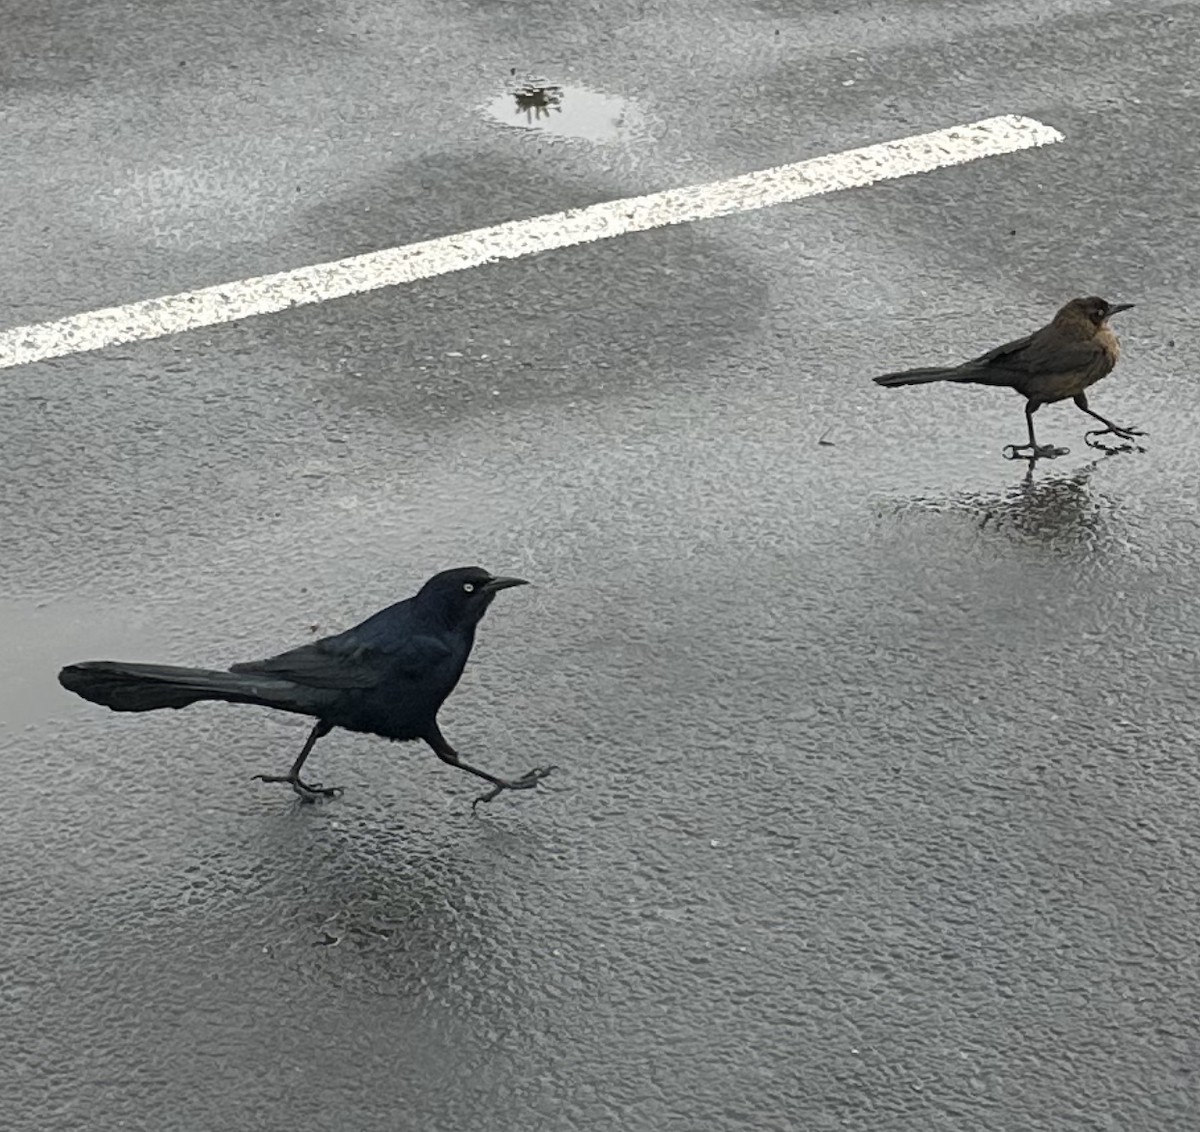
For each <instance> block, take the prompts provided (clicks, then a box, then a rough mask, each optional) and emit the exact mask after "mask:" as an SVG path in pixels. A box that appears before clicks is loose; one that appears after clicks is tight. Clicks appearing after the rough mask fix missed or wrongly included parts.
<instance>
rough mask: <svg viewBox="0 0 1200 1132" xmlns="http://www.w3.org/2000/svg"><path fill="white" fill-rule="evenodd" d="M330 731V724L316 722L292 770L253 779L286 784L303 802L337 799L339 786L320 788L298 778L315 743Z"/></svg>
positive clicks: (322, 721) (257, 776)
mask: <svg viewBox="0 0 1200 1132" xmlns="http://www.w3.org/2000/svg"><path fill="white" fill-rule="evenodd" d="M332 730H333V724H332V723H326V722H325V721H324V720H323V719H319V720H317V722H316V724H315V725H314V726H313V729H312V730H311V731H310V732H309V733H308V738H307V739H306V740H305V742H304V749H303V750H302V751H301V752H300V754H299V755H298V756H297V757H296V761H295V762H294V763H292V769H291V770H289V771H288V772H287V774H256V775H255V776H254V777H255V778H257V779H259V780H260V781H261V782H286V783H287V784H288V785H289V786H290V787H291V788H292V789H293V790H294V791H295V792H296V793H297V794H299V795H300V798H301V799H302V800H303V801H305V802H312V801H314V800H316V799H317V798H318V797H325V798H336V797H338V795H340V794H341V793H342V788H341V787H340V786H322V785H321V784H320V783H319V782H305V781H304V780H303V779H302V778H301V777H300V768H301V767H302V766H303V765H304V760H305V759H306V758H308V756H309V753H310V752H311V751H312V749H313V746H314V744H315V743H316V741H317V740H318V739H320V738H321V737H322V736H324V735H328V734H329V733H330V732H331V731H332Z"/></svg>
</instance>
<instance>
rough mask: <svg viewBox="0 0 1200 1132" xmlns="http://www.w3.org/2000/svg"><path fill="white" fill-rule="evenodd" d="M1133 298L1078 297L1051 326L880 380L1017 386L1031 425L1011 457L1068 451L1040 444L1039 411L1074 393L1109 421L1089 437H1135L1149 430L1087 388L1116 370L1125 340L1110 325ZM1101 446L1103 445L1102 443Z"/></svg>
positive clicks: (890, 384)
mask: <svg viewBox="0 0 1200 1132" xmlns="http://www.w3.org/2000/svg"><path fill="white" fill-rule="evenodd" d="M1132 306H1133V304H1132V303H1119V304H1115V305H1114V304H1113V303H1109V302H1106V301H1105V300H1104V299H1100V298H1096V297H1094V296H1093V297H1092V298H1087V299H1072V300H1071V301H1070V302H1069V303H1067V304H1066V305H1065V306H1064V307H1063V308H1062V309H1061V310H1060V311H1059V312H1058V313H1057V314H1056V315H1055V316H1054V319H1053V320H1052V321H1051V322H1050V323H1049V325H1047V326H1043V327H1042V328H1041V329H1040V330H1035V331H1034V332H1033V333H1032V334H1030V335H1029V336H1028V337H1026V338H1019V339H1017V340H1016V341H1015V342H1009V343H1007V344H1005V345H1003V346H997V347H996V349H994V350H989V351H988V352H987V353H986V354H982V355H980V356H979V357H978V358H972V359H971V361H969V362H963V363H962V365H958V366H948V367H946V368H939V367H929V368H922V369H910V370H905V371H903V372H902V373H885V374H884V375H883V376H882V377H877V378H875V382H876V384H878V385H883V386H886V387H888V388H891V387H893V386H897V385H922V384H924V383H925V382H929V381H959V382H966V383H969V384H974V385H997V386H1007V387H1008V388H1010V389H1015V390H1016V391H1017V392H1018V393H1020V394H1021V396H1022V397H1024V398H1025V421H1026V423H1027V424H1028V426H1029V443H1028V444H1011V445H1009V446H1008V448H1007V449H1006V450H1005V452H1006V454H1007V455H1009V456H1010V457H1016V456H1019V455H1021V454H1023V453H1026V452H1028V454H1029V455H1030V456H1033V457H1034V458H1035V459H1037V458H1040V457H1043V456H1050V457H1052V456H1062V455H1065V454H1066V449H1064V448H1055V447H1054V446H1053V445H1050V444H1045V445H1039V444H1038V442H1037V440H1036V439H1035V437H1034V435H1033V414H1034V413H1036V412H1037V411H1038V409H1039V408H1041V406H1042V405H1049V404H1051V403H1052V402H1054V401H1064V400H1066V398H1068V397H1071V398H1073V399H1074V401H1075V404H1076V405H1078V406H1079V408H1081V409H1082V410H1083V411H1084V412H1085V413H1087V414H1088V415H1089V416H1092V417H1095V418H1096V420H1098V421H1099V422H1100V423H1101V424H1103V425H1104V426H1105V427H1104V428H1103V429H1096V430H1093V431H1092V432H1089V433H1088V434H1087V436H1086V437H1085V439H1086V440H1087V442H1088V443H1089V444H1091V443H1092V437H1095V436H1104V435H1106V434H1108V433H1112V434H1113V435H1114V436H1117V437H1119V438H1120V439H1121V440H1129V441H1131V440H1133V438H1134V437H1137V436H1143V435H1145V434H1144V433H1142V432H1140V431H1139V430H1138V429H1136V428H1122V427H1121V426H1120V425H1115V424H1113V422H1112V421H1110V420H1108V419H1106V418H1105V417H1102V416H1101V415H1100V414H1099V413H1097V412H1093V411H1092V409H1090V408H1089V407H1088V401H1087V394H1086V393H1085V390H1086V389H1087V388H1088V387H1089V386H1091V385H1094V384H1095V383H1096V382H1097V381H1099V380H1100V379H1101V378H1102V377H1107V376H1108V374H1109V373H1111V372H1112V368H1113V366H1115V365H1116V364H1117V359H1118V358H1119V357H1120V356H1121V348H1120V343H1119V342H1118V340H1117V336H1116V335H1115V334H1114V333H1113V332H1112V329H1111V328H1110V327H1109V325H1108V320H1109V319H1110V318H1111V317H1112V316H1113V315H1114V314H1116V313H1117V312H1118V311H1123V310H1129V308H1130V307H1132ZM1097 447H1101V446H1097Z"/></svg>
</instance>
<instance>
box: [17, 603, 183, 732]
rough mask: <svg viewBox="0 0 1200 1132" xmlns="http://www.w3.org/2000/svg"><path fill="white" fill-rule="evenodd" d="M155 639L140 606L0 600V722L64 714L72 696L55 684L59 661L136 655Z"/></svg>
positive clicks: (22, 723)
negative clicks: (101, 606)
mask: <svg viewBox="0 0 1200 1132" xmlns="http://www.w3.org/2000/svg"><path fill="white" fill-rule="evenodd" d="M159 643H160V642H158V641H157V640H156V639H155V633H154V630H153V626H152V624H151V622H150V618H149V616H148V615H147V614H145V612H144V611H140V610H139V611H133V610H117V609H106V610H98V609H95V608H90V607H87V606H84V605H75V604H71V603H62V602H53V603H48V604H46V605H38V604H36V603H34V602H29V603H26V604H18V603H16V602H9V601H5V602H0V728H4V727H8V728H11V729H16V728H22V727H26V726H28V725H29V724H31V723H38V722H41V721H42V720H45V719H50V718H54V717H56V716H60V717H61V716H64V715H66V714H67V713H68V712H69V711H70V710H71V709H72V701H74V700H75V699H76V697H74V696H71V695H70V694H69V693H67V692H65V691H63V689H62V688H61V687H59V684H58V670H59V669H60V668H61V667H62V666H63V665H64V664H70V663H71V662H72V661H76V660H98V659H102V658H104V657H106V656H109V655H113V654H116V655H121V656H126V655H128V656H130V657H134V656H135V655H136V656H138V657H139V658H140V652H138V653H135V649H138V650H140V649H141V648H143V647H144V648H147V649H149V648H153V647H154V646H155V645H156V644H159ZM147 655H151V654H150V653H147ZM79 702H81V703H82V701H79Z"/></svg>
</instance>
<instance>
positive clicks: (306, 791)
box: [253, 774, 345, 802]
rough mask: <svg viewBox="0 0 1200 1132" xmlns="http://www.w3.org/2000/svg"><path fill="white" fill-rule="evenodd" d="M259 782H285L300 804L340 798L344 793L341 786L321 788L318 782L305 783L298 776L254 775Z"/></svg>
mask: <svg viewBox="0 0 1200 1132" xmlns="http://www.w3.org/2000/svg"><path fill="white" fill-rule="evenodd" d="M253 777H254V778H256V779H258V781H259V782H286V783H287V784H288V785H289V786H290V787H291V788H292V789H293V790H294V791H295V792H296V793H297V794H298V795H299V796H300V801H302V802H315V801H316V800H317V799H318V798H340V797H341V796H342V795H343V794H344V793H345V791H344V789H343V788H342V787H341V786H322V785H321V784H320V783H319V782H305V781H304V779H302V778H301V777H300V776H299V775H298V774H256V775H254V776H253Z"/></svg>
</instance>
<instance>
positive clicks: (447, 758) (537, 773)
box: [425, 724, 558, 810]
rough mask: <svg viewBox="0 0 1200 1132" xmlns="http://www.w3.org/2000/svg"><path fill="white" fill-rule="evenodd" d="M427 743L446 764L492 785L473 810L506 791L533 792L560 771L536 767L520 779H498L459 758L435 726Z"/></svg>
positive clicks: (480, 796) (480, 797)
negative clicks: (546, 779)
mask: <svg viewBox="0 0 1200 1132" xmlns="http://www.w3.org/2000/svg"><path fill="white" fill-rule="evenodd" d="M425 742H426V743H428V744H429V745H430V746H431V747H432V748H433V753H434V754H435V755H437V757H438V758H439V759H441V760H442V762H444V763H448V764H449V765H450V766H456V767H458V769H459V770H465V771H466V772H467V773H468V774H473V775H475V777H476V778H483V779H486V780H487V781H488V782H490V783H491V784H492V789H491V790H489V791H488V792H487V793H486V794H480V795H479V797H478V798H476V799H475V801H474V802H472V803H471V809H472V810H473V809H475V807H476V806H478V805H479V803H480V802H490V801H491V800H492V799H493V798H494V797H495V796H496V795H497V794H499V793H501V792H502V791H504V790H531V789H533V787H535V786H536V785H537V784H538V783H539V782H541V780H542V779H543V778H545V777H546V775H548V774H549V773H550V772H551V771H552V770H556V769H558V768H557V767H553V766H535V767H534V768H533V770H531V771H529V773H528V774H523V775H522V776H521V777H520V778H514V779H507V778H497V777H496V776H495V775H494V774H488V772H487V771H486V770H480V769H479V768H478V767H473V766H468V765H467V764H466V763H465V762H463V761H462V759H461V758H459V755H458V752H457V751H456V750H455V749H454V748H453V747H452V746H450V744H449V743H447V742H446V737H445V736H444V735H443V734H442V733H441V731H440V730H439V729H438V727H437V725H436V724H434V726H433V728H432V729H431V730H430V732H429V734H428V735H426V736H425Z"/></svg>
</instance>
